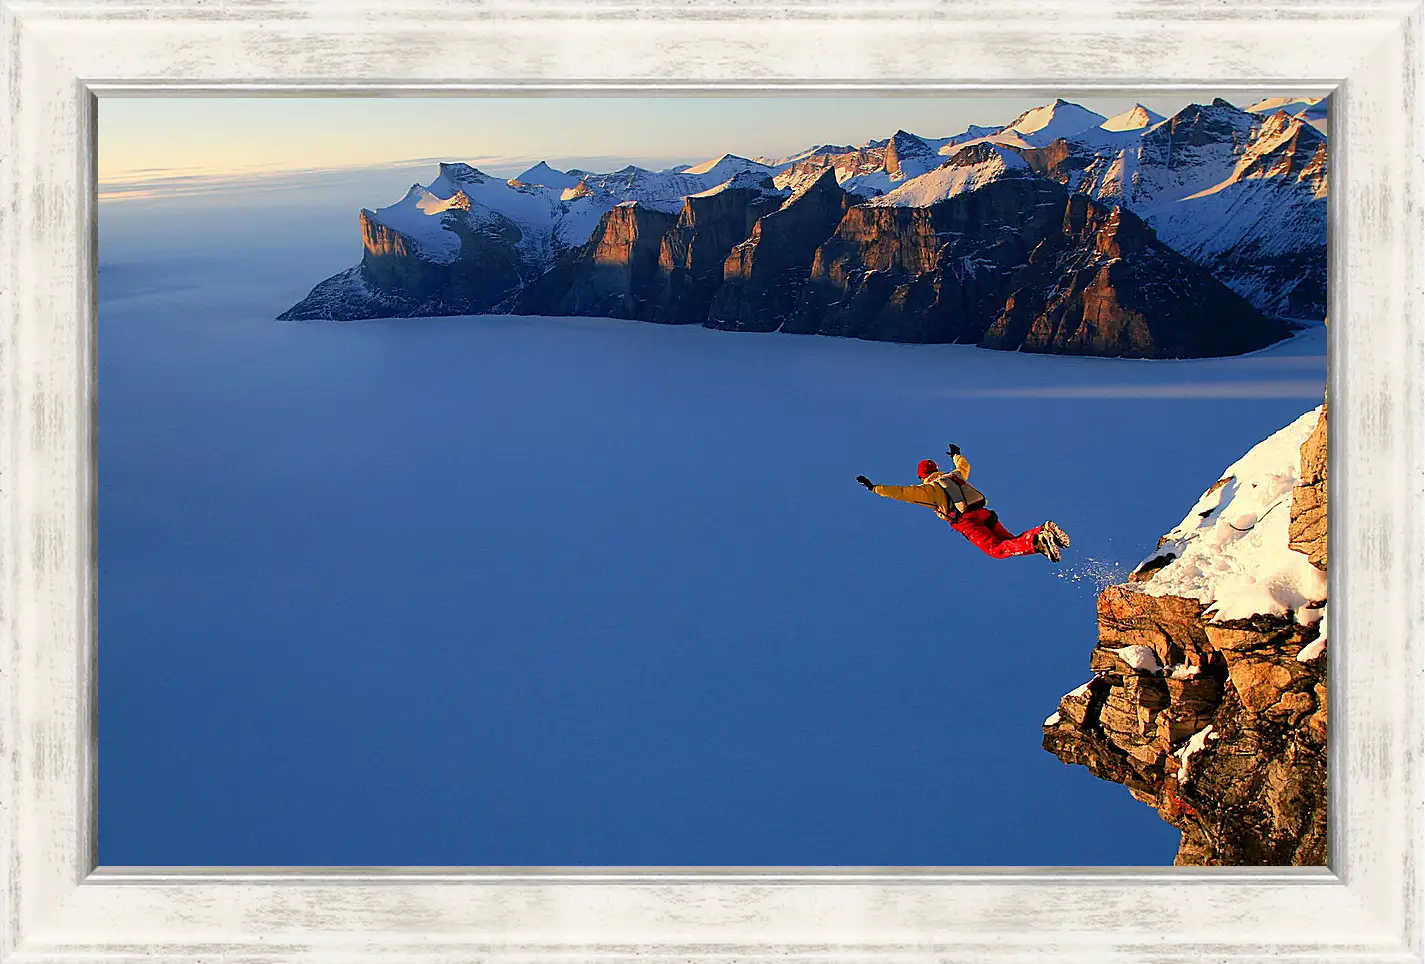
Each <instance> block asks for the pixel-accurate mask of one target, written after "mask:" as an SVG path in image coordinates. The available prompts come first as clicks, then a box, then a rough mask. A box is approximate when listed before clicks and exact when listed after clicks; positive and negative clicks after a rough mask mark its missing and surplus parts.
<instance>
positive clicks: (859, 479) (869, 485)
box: [856, 475, 876, 489]
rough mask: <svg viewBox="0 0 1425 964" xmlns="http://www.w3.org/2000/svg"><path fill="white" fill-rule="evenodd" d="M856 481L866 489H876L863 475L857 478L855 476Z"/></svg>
mask: <svg viewBox="0 0 1425 964" xmlns="http://www.w3.org/2000/svg"><path fill="white" fill-rule="evenodd" d="M856 481H857V482H860V483H861V484H862V485H864V486H865V487H866V488H867V489H875V487H876V486H875V483H873V482H872V481H871V480H870V479H868V478H866V477H865V476H864V475H858V476H856Z"/></svg>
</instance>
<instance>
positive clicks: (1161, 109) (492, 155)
mask: <svg viewBox="0 0 1425 964" xmlns="http://www.w3.org/2000/svg"><path fill="white" fill-rule="evenodd" d="M1284 93H1290V92H1288V91H1280V90H1278V91H1260V90H1253V91H1226V92H1224V93H1223V96H1226V97H1227V99H1228V100H1230V101H1232V102H1233V103H1235V104H1238V105H1239V106H1243V107H1245V106H1247V105H1248V104H1251V103H1253V102H1255V101H1257V100H1259V99H1261V98H1262V97H1265V96H1269V95H1275V94H1284ZM1064 96H1065V99H1067V100H1072V101H1074V102H1075V103H1079V104H1082V105H1084V106H1085V107H1088V108H1090V109H1092V110H1096V111H1098V112H1099V113H1100V114H1104V115H1105V116H1112V115H1113V114H1116V113H1119V112H1121V111H1124V110H1127V109H1129V108H1131V107H1132V106H1133V105H1134V104H1135V103H1137V102H1139V101H1141V102H1142V103H1143V104H1144V105H1145V106H1147V107H1149V108H1150V109H1152V110H1155V111H1157V112H1158V113H1160V114H1163V115H1171V114H1173V113H1175V112H1177V111H1178V110H1180V109H1181V108H1182V107H1184V106H1185V105H1187V104H1189V103H1193V102H1198V103H1208V102H1210V101H1211V100H1212V98H1213V96H1214V94H1213V93H1212V92H1207V91H1198V92H1190V93H1186V94H1181V95H1163V94H1161V93H1157V94H1153V95H1150V96H1144V97H1137V98H1135V97H1132V96H1123V97H1105V96H1089V97H1074V96H1071V95H1069V94H1065V95H1064ZM1052 99H1053V98H1052V96H1046V95H1038V96H1032V95H1031V96H1014V97H964V96H960V97H946V96H943V95H936V96H929V95H926V96H904V95H897V96H886V95H873V96H860V97H846V96H842V95H836V96H826V95H816V94H793V95H785V96H781V97H761V96H759V97H731V96H716V97H703V96H688V95H679V96H667V97H645V96H639V97H632V96H589V97H569V96H557V97H541V96H522V97H477V96H472V97H442V98H431V97H423V98H415V97H274V96H269V97H260V98H257V97H246V98H238V97H185V98H177V97H108V96H106V97H103V98H101V99H100V102H99V180H100V184H101V185H106V184H107V185H109V186H111V187H112V186H116V185H119V184H123V183H130V182H143V181H150V180H152V181H156V182H159V181H167V180H169V179H171V178H172V177H173V176H174V175H179V176H183V175H191V176H198V177H207V176H212V175H234V174H244V173H254V172H276V171H297V170H312V169H322V168H333V167H354V166H372V165H380V164H387V163H394V162H399V161H405V160H415V159H422V160H429V159H440V160H460V161H466V162H468V163H471V164H474V165H475V166H476V167H479V168H480V169H482V170H484V171H486V172H488V173H490V174H495V175H498V176H505V177H509V176H513V175H514V174H517V173H519V172H520V171H522V170H524V169H525V168H526V167H528V166H529V165H530V164H531V163H533V162H534V161H537V160H540V159H548V160H549V161H550V162H551V163H552V164H553V165H554V166H555V167H558V168H561V169H562V168H567V167H571V166H579V167H584V168H588V169H595V170H598V169H602V170H615V169H617V168H619V167H623V166H624V165H625V164H628V163H637V164H640V165H641V166H645V167H653V168H659V167H666V166H670V165H673V164H677V163H684V162H687V163H692V162H697V161H701V160H705V159H707V158H711V157H716V156H718V155H720V154H723V153H733V154H742V155H758V154H761V155H764V156H776V155H786V154H792V153H795V152H796V151H799V150H801V149H803V148H805V147H809V146H811V145H813V144H824V143H835V144H862V143H865V142H866V141H867V140H871V139H874V138H881V137H886V136H888V135H890V134H892V133H894V132H895V130H896V129H897V128H903V129H905V130H908V131H911V132H912V133H916V134H921V135H924V136H927V137H943V136H946V135H950V134H955V133H959V132H960V131H963V130H964V129H965V128H966V127H967V126H968V125H969V124H1006V123H1008V122H1009V121H1011V120H1012V119H1013V118H1014V117H1015V116H1017V115H1018V114H1020V113H1022V112H1023V111H1025V110H1028V109H1030V108H1032V107H1036V106H1039V105H1041V104H1044V103H1047V102H1048V101H1050V100H1052Z"/></svg>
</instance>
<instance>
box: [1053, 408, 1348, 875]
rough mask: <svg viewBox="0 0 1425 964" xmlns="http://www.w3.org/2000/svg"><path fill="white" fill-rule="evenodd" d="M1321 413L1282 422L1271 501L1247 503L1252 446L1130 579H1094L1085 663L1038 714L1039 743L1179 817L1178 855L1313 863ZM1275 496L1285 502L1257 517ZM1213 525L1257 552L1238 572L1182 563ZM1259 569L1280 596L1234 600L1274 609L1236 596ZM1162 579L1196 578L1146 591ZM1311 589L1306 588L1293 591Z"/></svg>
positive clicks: (1322, 830)
mask: <svg viewBox="0 0 1425 964" xmlns="http://www.w3.org/2000/svg"><path fill="white" fill-rule="evenodd" d="M1306 421H1309V422H1310V424H1304V422H1306ZM1326 425H1327V418H1326V410H1325V408H1324V407H1323V408H1322V409H1321V410H1320V417H1319V419H1312V420H1299V421H1298V423H1297V425H1296V426H1293V428H1297V427H1299V428H1300V429H1305V430H1309V432H1310V434H1309V435H1307V434H1306V432H1305V431H1298V432H1297V435H1299V436H1304V437H1305V441H1303V442H1301V443H1300V445H1299V448H1295V447H1293V448H1291V449H1290V451H1293V452H1299V456H1298V458H1299V462H1298V463H1297V467H1296V472H1295V475H1296V476H1297V478H1296V479H1295V480H1292V481H1295V482H1297V483H1299V484H1295V485H1289V487H1288V489H1287V492H1286V494H1285V495H1278V494H1277V492H1276V491H1271V492H1268V493H1267V495H1268V496H1270V497H1272V498H1275V499H1279V500H1280V501H1278V502H1277V503H1276V506H1275V508H1273V507H1268V506H1260V507H1261V508H1265V509H1266V511H1261V512H1258V511H1254V510H1255V508H1257V506H1254V505H1252V504H1250V500H1251V494H1252V493H1251V490H1252V489H1260V488H1264V487H1266V486H1268V485H1269V484H1270V482H1269V481H1268V478H1269V477H1270V475H1269V473H1270V468H1268V474H1263V473H1261V472H1260V471H1254V469H1255V470H1260V469H1261V468H1262V467H1263V466H1262V463H1264V462H1268V461H1270V459H1269V458H1268V459H1259V460H1257V462H1258V464H1257V465H1255V466H1254V465H1252V464H1250V463H1251V454H1249V456H1248V458H1245V459H1244V460H1243V461H1242V462H1239V463H1238V466H1234V468H1238V467H1242V468H1241V471H1238V472H1236V473H1232V472H1230V471H1229V474H1228V475H1227V476H1225V477H1224V479H1223V480H1222V481H1220V482H1219V483H1218V484H1217V485H1216V486H1214V487H1213V488H1212V489H1210V490H1209V491H1208V492H1207V493H1206V494H1204V496H1203V500H1202V501H1200V502H1199V504H1198V506H1196V507H1194V512H1193V513H1190V514H1189V517H1188V519H1185V520H1184V526H1180V527H1179V529H1177V530H1174V532H1173V533H1170V534H1169V535H1168V536H1165V537H1164V542H1163V543H1162V544H1160V545H1159V547H1158V549H1159V551H1158V553H1157V554H1155V555H1154V556H1153V557H1152V558H1150V559H1148V560H1147V561H1145V562H1144V564H1143V565H1141V566H1139V567H1138V569H1137V570H1135V572H1134V574H1133V575H1132V577H1130V581H1129V582H1128V583H1126V584H1123V585H1117V586H1110V587H1108V588H1107V589H1105V590H1104V591H1103V592H1102V593H1100V595H1099V599H1098V633H1099V640H1098V644H1097V645H1096V646H1095V647H1094V649H1093V651H1092V653H1091V654H1090V657H1089V669H1090V670H1092V671H1093V673H1094V674H1095V675H1094V677H1093V679H1091V680H1089V682H1087V683H1085V684H1084V685H1083V686H1080V687H1079V688H1078V689H1076V690H1074V691H1073V692H1070V693H1068V694H1067V695H1065V696H1064V697H1063V699H1061V700H1060V702H1059V707H1058V709H1057V711H1056V712H1055V713H1054V714H1053V715H1052V716H1050V717H1049V719H1047V720H1046V721H1045V723H1044V748H1045V749H1046V750H1048V751H1049V752H1051V753H1053V754H1054V755H1056V756H1057V757H1059V759H1061V760H1063V761H1064V762H1065V763H1070V764H1078V765H1081V766H1084V767H1087V768H1088V769H1089V771H1090V772H1092V773H1093V774H1094V775H1095V776H1098V777H1100V778H1102V779H1105V780H1111V781H1113V782H1115V783H1121V784H1123V785H1124V786H1125V787H1127V789H1128V791H1129V793H1131V794H1132V795H1133V797H1134V798H1135V799H1137V800H1140V801H1142V802H1143V803H1146V804H1147V805H1149V806H1151V807H1154V808H1155V809H1157V811H1158V813H1159V814H1160V815H1161V816H1162V818H1163V819H1164V820H1166V821H1167V822H1168V823H1170V824H1172V825H1173V826H1174V827H1176V828H1177V829H1178V830H1180V831H1181V832H1182V843H1181V845H1180V846H1179V848H1178V854H1177V857H1176V859H1175V861H1174V862H1175V863H1177V864H1196V865H1222V866H1233V865H1287V864H1297V865H1301V864H1307V865H1324V864H1325V863H1326V859H1327V835H1326V813H1327V810H1326V805H1327V796H1326V791H1327V770H1326V738H1327V683H1326V658H1325V646H1326V619H1325V610H1326V599H1325V578H1324V573H1325V568H1326V558H1327V545H1326V529H1325V515H1324V512H1325V488H1326V431H1327V430H1326ZM1285 431H1286V430H1284V432H1285ZM1282 434H1283V433H1278V435H1279V436H1280V435H1282ZM1294 440H1295V436H1293V437H1290V438H1286V439H1281V440H1278V436H1273V439H1270V440H1268V442H1267V443H1263V446H1259V447H1258V449H1262V448H1263V447H1264V446H1267V445H1268V444H1269V443H1271V442H1273V441H1279V442H1280V444H1278V445H1277V446H1276V448H1277V450H1278V452H1277V453H1276V454H1278V455H1279V454H1280V452H1283V451H1287V450H1288V449H1287V447H1286V445H1285V443H1286V442H1289V441H1294ZM1256 452H1257V450H1255V449H1254V450H1253V453H1252V454H1255V453H1256ZM1266 454H1267V455H1268V456H1270V455H1272V454H1273V453H1266ZM1288 502H1289V503H1290V505H1291V508H1290V510H1289V515H1286V514H1283V515H1282V516H1281V517H1278V518H1275V519H1272V520H1271V521H1270V522H1268V519H1269V516H1270V515H1272V514H1274V513H1277V512H1281V507H1283V506H1285V505H1286V504H1287V503H1288ZM1258 505H1260V503H1258ZM1244 509H1246V510H1247V511H1243V510H1244ZM1214 514H1216V515H1217V516H1218V518H1216V519H1214V518H1213V516H1214ZM1195 517H1196V519H1197V521H1195V522H1192V521H1191V520H1194V518H1195ZM1224 525H1225V526H1228V527H1230V529H1227V530H1224V532H1223V533H1219V529H1220V527H1222V526H1224ZM1244 529H1245V530H1246V532H1244V533H1243V532H1241V530H1244ZM1233 533H1241V534H1240V535H1235V536H1234V535H1233ZM1220 534H1225V535H1226V536H1227V537H1228V538H1229V539H1236V540H1239V541H1238V543H1237V544H1236V545H1235V547H1234V551H1235V552H1237V553H1239V554H1241V555H1242V556H1243V557H1250V556H1251V554H1252V553H1256V554H1257V561H1258V562H1260V563H1261V566H1262V569H1261V570H1259V571H1253V572H1252V573H1251V574H1250V575H1251V576H1252V581H1251V582H1250V583H1249V582H1248V581H1247V580H1242V581H1240V582H1239V583H1236V584H1230V582H1231V581H1230V574H1229V578H1228V580H1227V581H1226V582H1223V583H1219V584H1216V585H1213V584H1212V582H1211V579H1212V577H1211V575H1210V574H1209V575H1208V576H1207V579H1206V581H1204V579H1203V578H1202V577H1203V571H1202V570H1201V569H1195V570H1193V571H1191V572H1184V571H1180V570H1182V568H1183V566H1184V565H1185V564H1188V565H1190V566H1197V565H1198V563H1200V562H1201V561H1203V560H1204V559H1210V558H1211V556H1212V554H1213V553H1219V556H1218V557H1219V558H1223V557H1222V556H1221V555H1220V552H1221V550H1220V549H1218V548H1214V547H1211V546H1209V547H1208V548H1204V546H1203V544H1204V543H1211V542H1212V540H1213V539H1215V538H1216V537H1217V536H1218V535H1220ZM1259 534H1260V535H1261V536H1263V538H1262V539H1261V541H1260V543H1254V542H1253V541H1252V540H1253V539H1254V538H1255V537H1256V536H1257V535H1259ZM1288 543H1289V544H1290V547H1289V548H1288ZM1287 553H1290V554H1291V556H1293V557H1295V558H1288V556H1287V555H1286V554H1287ZM1283 560H1285V563H1284V564H1283ZM1308 560H1309V561H1308ZM1305 566H1310V567H1311V570H1310V572H1308V571H1306V570H1305V569H1304V568H1303V567H1305ZM1268 570H1270V571H1271V572H1272V573H1273V574H1275V575H1278V576H1283V575H1284V576H1285V577H1287V578H1281V579H1278V585H1288V586H1289V587H1290V588H1288V589H1285V590H1282V592H1281V594H1280V599H1279V600H1278V602H1279V604H1280V605H1279V606H1278V607H1276V608H1285V609H1286V610H1287V611H1285V612H1276V611H1271V612H1252V613H1250V614H1244V613H1246V611H1247V610H1252V609H1270V608H1272V607H1271V606H1270V605H1267V604H1266V603H1265V602H1263V600H1262V599H1261V598H1260V597H1259V598H1256V599H1253V598H1249V597H1244V596H1242V595H1241V592H1242V589H1243V587H1248V588H1250V587H1252V586H1255V585H1257V583H1256V578H1257V577H1258V576H1260V575H1263V574H1264V573H1265V572H1266V571H1268ZM1311 572H1319V573H1320V574H1321V576H1320V578H1319V579H1313V578H1311ZM1164 579H1166V580H1168V582H1169V584H1170V586H1171V587H1172V588H1180V587H1183V586H1189V585H1195V586H1197V587H1198V590H1199V591H1197V592H1195V593H1194V594H1193V595H1179V594H1175V593H1172V592H1166V593H1165V592H1158V591H1157V590H1159V589H1160V588H1161V587H1158V586H1155V585H1154V582H1155V580H1164ZM1214 591H1215V592H1216V593H1217V595H1216V596H1214V595H1213V592H1214ZM1254 591H1255V590H1254ZM1312 592H1317V593H1319V598H1306V596H1305V595H1303V593H1306V594H1309V593H1312ZM1203 595H1207V596H1208V598H1206V599H1204V598H1200V597H1202V596H1203ZM1223 616H1228V617H1232V618H1222V617H1223Z"/></svg>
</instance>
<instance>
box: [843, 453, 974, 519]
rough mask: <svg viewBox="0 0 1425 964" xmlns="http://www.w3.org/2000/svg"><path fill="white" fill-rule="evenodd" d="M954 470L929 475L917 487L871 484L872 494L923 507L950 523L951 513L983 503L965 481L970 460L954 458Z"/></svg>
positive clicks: (966, 509) (957, 456)
mask: <svg viewBox="0 0 1425 964" xmlns="http://www.w3.org/2000/svg"><path fill="white" fill-rule="evenodd" d="M954 460H955V471H953V472H932V473H931V474H930V475H928V476H926V478H925V481H924V482H922V483H920V484H919V485H874V486H872V487H871V491H872V492H874V493H876V494H877V495H883V496H885V497H886V498H888V499H896V500H897V501H900V502H909V503H910V504H911V505H923V506H927V507H929V508H931V509H934V510H935V514H936V515H938V516H939V517H940V518H942V519H945V520H946V521H950V519H951V513H952V512H965V511H968V510H969V509H976V508H979V507H980V506H982V505H984V504H985V496H984V493H983V492H981V491H980V490H979V489H977V488H975V487H974V486H973V485H971V484H970V483H969V481H968V479H969V478H970V460H969V459H967V458H965V456H963V455H956V456H954Z"/></svg>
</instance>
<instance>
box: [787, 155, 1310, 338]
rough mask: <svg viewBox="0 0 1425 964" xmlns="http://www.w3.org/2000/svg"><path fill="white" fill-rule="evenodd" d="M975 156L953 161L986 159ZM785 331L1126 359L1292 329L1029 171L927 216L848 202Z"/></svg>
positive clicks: (1111, 212)
mask: <svg viewBox="0 0 1425 964" xmlns="http://www.w3.org/2000/svg"><path fill="white" fill-rule="evenodd" d="M975 152H976V149H975V148H967V149H966V150H965V151H963V152H961V154H959V155H957V156H956V157H955V158H954V159H952V161H951V162H950V163H951V164H955V163H980V162H983V161H984V160H985V159H986V158H985V157H983V156H976V153H975ZM782 330H783V331H792V332H802V333H814V334H827V335H846V336H851V337H855V338H873V339H877V340H883V341H906V342H969V343H972V344H979V345H981V346H983V347H985V348H999V349H1004V350H1009V351H1034V352H1053V353H1057V354H1075V355H1108V356H1116V357H1125V358H1176V357H1203V356H1213V355H1231V354H1238V353H1241V352H1244V351H1250V350H1253V349H1255V348H1260V347H1262V346H1264V345H1268V344H1271V343H1272V342H1274V341H1277V340H1280V339H1281V338H1284V337H1286V335H1287V334H1288V329H1287V328H1286V326H1285V325H1283V324H1281V323H1279V322H1276V321H1273V320H1271V319H1268V318H1266V317H1264V316H1263V315H1262V314H1261V313H1259V312H1258V311H1257V310H1256V309H1255V308H1253V307H1252V306H1251V305H1249V304H1248V303H1247V302H1246V301H1245V300H1244V299H1243V298H1241V297H1240V296H1238V295H1237V294H1235V293H1234V292H1232V291H1230V290H1229V289H1228V288H1226V287H1225V286H1224V285H1222V284H1221V283H1220V282H1218V281H1216V280H1215V279H1214V278H1212V277H1211V276H1210V275H1209V274H1208V273H1207V272H1206V271H1204V270H1203V269H1201V268H1199V267H1198V266H1197V265H1195V264H1193V263H1192V262H1191V261H1189V260H1188V259H1186V258H1184V257H1182V256H1181V255H1179V254H1177V253H1176V252H1174V251H1172V250H1171V249H1170V248H1168V247H1166V246H1165V245H1163V244H1162V243H1161V242H1159V241H1158V239H1157V237H1156V235H1154V233H1153V231H1152V230H1151V229H1150V228H1148V227H1147V226H1146V225H1144V224H1143V222H1142V221H1141V220H1139V219H1138V217H1137V216H1136V215H1134V214H1132V213H1130V212H1128V211H1126V210H1124V209H1121V208H1117V207H1111V206H1109V205H1105V204H1101V203H1099V202H1097V201H1095V200H1093V199H1091V198H1089V197H1087V196H1085V195H1082V194H1074V195H1070V194H1068V193H1067V192H1066V191H1065V190H1064V189H1063V188H1062V187H1061V186H1059V185H1058V184H1056V183H1054V182H1052V181H1048V180H1045V179H1044V178H1039V177H1033V176H1028V175H1025V176H1021V177H1004V178H1001V179H998V180H995V181H992V182H991V183H989V184H986V185H984V186H982V187H980V188H979V189H978V190H975V191H970V192H967V193H963V194H958V195H954V196H952V197H950V198H948V199H946V200H943V201H940V202H938V203H936V204H933V205H931V206H930V207H926V208H906V207H880V206H872V205H858V206H856V207H853V208H851V209H850V210H848V211H847V212H846V215H845V217H844V218H843V219H842V221H841V222H840V224H839V225H838V226H837V228H836V231H835V233H834V234H833V235H832V236H831V237H830V239H828V240H827V242H826V243H825V244H823V245H821V246H820V247H819V248H818V249H817V251H816V256H815V259H814V261H813V262H812V267H811V273H810V277H809V280H808V283H807V285H806V288H805V291H804V293H803V295H802V297H801V298H800V299H799V303H798V306H797V310H796V313H795V314H794V315H793V316H792V317H791V318H789V319H788V320H787V321H786V322H785V323H784V325H783V327H782Z"/></svg>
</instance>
